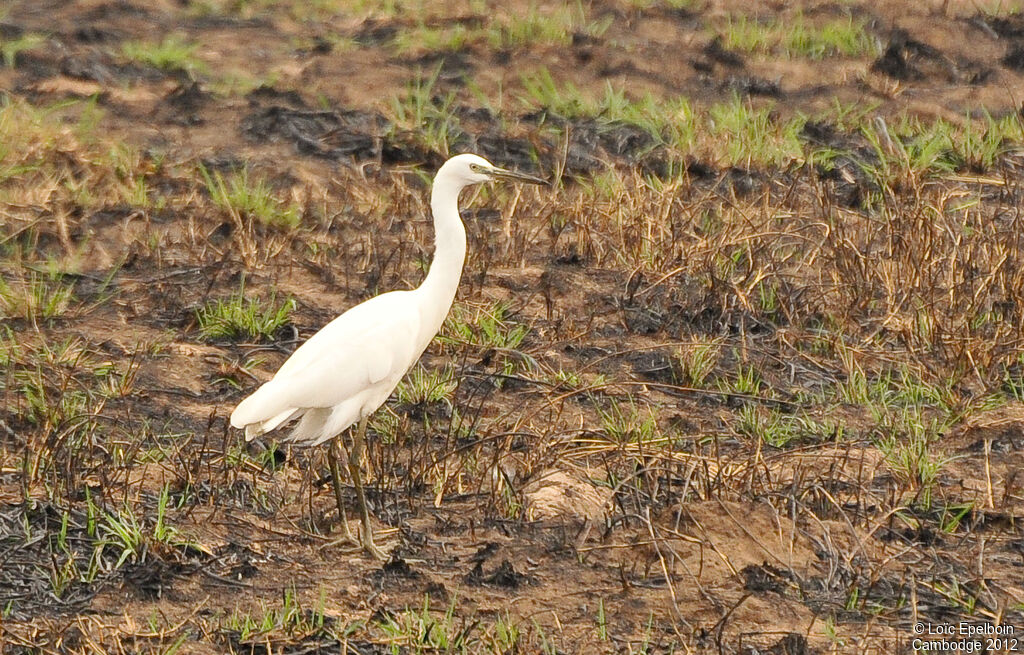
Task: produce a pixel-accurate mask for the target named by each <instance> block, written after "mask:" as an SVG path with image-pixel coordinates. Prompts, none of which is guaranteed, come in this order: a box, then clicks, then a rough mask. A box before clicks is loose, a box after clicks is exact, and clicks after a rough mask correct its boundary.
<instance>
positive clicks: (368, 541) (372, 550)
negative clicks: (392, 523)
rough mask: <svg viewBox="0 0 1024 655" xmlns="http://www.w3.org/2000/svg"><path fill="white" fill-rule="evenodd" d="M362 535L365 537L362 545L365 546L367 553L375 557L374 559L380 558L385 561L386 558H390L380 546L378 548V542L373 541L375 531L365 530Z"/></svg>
mask: <svg viewBox="0 0 1024 655" xmlns="http://www.w3.org/2000/svg"><path fill="white" fill-rule="evenodd" d="M361 536H362V538H363V539H362V542H363V543H362V547H363V550H364V551H365V552H366V554H367V555H369V556H371V557H373V558H374V559H378V560H380V561H384V560H386V559H388V554H387V553H385V552H384V551H383V550H381V549H380V548H377V544H375V543H373V532H370V531H368V530H367V531H364V532H363V533H362V535H361Z"/></svg>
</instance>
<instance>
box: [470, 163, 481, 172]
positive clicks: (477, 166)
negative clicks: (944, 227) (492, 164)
mask: <svg viewBox="0 0 1024 655" xmlns="http://www.w3.org/2000/svg"><path fill="white" fill-rule="evenodd" d="M469 170H471V171H473V172H474V173H479V172H480V170H481V169H480V164H470V165H469Z"/></svg>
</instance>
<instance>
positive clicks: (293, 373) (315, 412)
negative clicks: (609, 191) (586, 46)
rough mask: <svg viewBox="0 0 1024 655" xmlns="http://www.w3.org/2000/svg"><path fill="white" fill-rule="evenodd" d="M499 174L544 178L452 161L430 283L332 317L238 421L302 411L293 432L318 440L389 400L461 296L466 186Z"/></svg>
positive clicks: (442, 181)
mask: <svg viewBox="0 0 1024 655" xmlns="http://www.w3.org/2000/svg"><path fill="white" fill-rule="evenodd" d="M495 176H506V177H518V178H520V179H525V180H527V181H532V182H541V180H538V179H536V178H530V177H529V176H523V175H520V174H515V173H511V172H510V171H504V170H502V169H499V168H495V167H494V166H492V165H491V164H490V163H488V162H487V160H485V159H483V158H482V157H478V156H476V155H468V154H467V155H457V156H455V157H452V158H451V159H449V160H448V161H447V162H445V164H444V165H443V166H442V167H441V169H440V170H439V171H438V172H437V176H436V177H435V178H434V186H433V189H432V191H431V201H430V203H431V210H432V212H433V214H434V231H435V241H436V249H435V253H434V261H433V262H432V264H431V266H430V271H429V273H428V274H427V277H426V279H425V280H424V281H423V284H421V285H420V286H419V287H417V288H416V289H413V290H409V291H391V292H388V293H385V294H382V295H379V296H376V297H374V298H371V299H370V300H367V301H366V302H363V303H361V304H359V305H356V306H355V307H353V308H351V309H349V310H348V311H347V312H345V313H344V314H342V315H341V316H339V317H338V318H336V319H334V320H333V321H331V322H330V323H328V324H327V325H326V326H324V328H323V329H321V330H320V331H319V332H317V333H316V334H314V335H313V336H312V337H310V339H309V340H308V341H307V342H306V343H304V344H302V346H300V347H299V348H298V349H297V350H296V351H295V352H294V353H293V354H292V356H291V357H289V358H288V360H287V361H285V363H284V364H283V365H282V366H281V368H280V369H279V370H278V372H277V374H276V375H275V376H274V377H273V379H271V380H270V381H269V382H267V383H266V384H264V385H263V386H262V387H260V388H259V389H257V390H256V391H255V392H254V393H253V394H252V395H251V396H249V397H248V398H246V399H245V400H243V401H242V402H241V403H240V404H239V405H238V407H236V408H235V411H234V412H232V414H231V425H233V426H235V427H236V428H244V429H245V434H246V438H248V439H252V438H253V437H256V436H258V435H260V434H263V433H265V432H269V431H270V430H273V429H275V428H278V427H280V426H282V425H284V424H286V423H288V422H289V421H292V420H294V419H297V418H298V419H300V420H299V422H298V424H297V425H296V426H295V428H294V429H293V430H292V432H291V433H290V434H289V435H288V436H287V437H285V439H286V440H288V441H294V442H296V443H301V444H304V445H316V444H319V443H322V442H324V441H327V440H328V439H330V438H332V437H334V436H336V435H338V434H340V433H341V432H342V431H343V430H345V429H346V428H347V427H349V426H350V425H352V424H354V423H356V422H357V421H359V420H360V419H362V418H364V417H366V416H369V415H370V414H371V413H373V412H374V411H375V410H376V409H377V408H378V407H380V406H381V405H382V404H384V402H385V401H386V400H387V399H388V396H390V395H391V392H392V391H393V390H394V388H395V387H396V386H397V385H398V383H399V381H400V380H401V379H402V376H404V375H405V373H406V372H407V371H408V370H409V369H410V368H411V367H412V365H413V364H415V363H416V360H418V359H419V357H420V355H422V354H423V351H424V350H425V349H426V347H427V345H428V344H429V343H430V341H431V339H433V337H434V335H435V334H437V331H438V330H439V329H440V328H441V324H442V323H443V322H444V319H445V317H446V316H447V315H448V311H449V309H451V306H452V302H453V301H454V299H455V292H456V290H457V288H458V285H459V278H460V277H461V275H462V265H463V262H464V261H465V257H466V231H465V227H464V226H463V224H462V219H461V218H460V216H459V208H458V197H459V192H460V191H461V190H462V189H463V188H464V187H466V186H468V185H470V184H476V183H479V182H485V181H487V180H489V179H492V178H493V177H495Z"/></svg>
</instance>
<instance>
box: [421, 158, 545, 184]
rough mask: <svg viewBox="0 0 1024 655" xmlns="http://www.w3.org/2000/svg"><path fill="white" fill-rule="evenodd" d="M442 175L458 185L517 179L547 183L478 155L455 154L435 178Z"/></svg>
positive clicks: (532, 182)
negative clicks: (501, 166)
mask: <svg viewBox="0 0 1024 655" xmlns="http://www.w3.org/2000/svg"><path fill="white" fill-rule="evenodd" d="M442 176H444V177H445V178H449V179H451V180H453V181H454V182H456V184H458V185H459V186H460V187H464V186H469V185H471V184H480V183H481V182H490V181H491V180H519V181H520V182H527V183H529V184H547V181H546V180H542V179H540V178H539V177H534V176H532V175H527V174H525V173H517V172H515V171H510V170H506V169H504V168H499V167H498V166H495V165H494V164H492V163H491V162H489V161H487V160H486V159H484V158H483V157H481V156H479V155H471V154H464V155H455V156H454V157H452V158H451V159H449V160H448V161H446V162H445V163H444V165H443V166H441V170H439V171H438V172H437V179H441V178H442Z"/></svg>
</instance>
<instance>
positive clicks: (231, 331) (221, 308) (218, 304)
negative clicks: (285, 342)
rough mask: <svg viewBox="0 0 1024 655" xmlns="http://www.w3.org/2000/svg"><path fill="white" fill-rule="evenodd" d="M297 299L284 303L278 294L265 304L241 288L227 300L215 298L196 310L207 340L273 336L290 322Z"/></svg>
mask: <svg viewBox="0 0 1024 655" xmlns="http://www.w3.org/2000/svg"><path fill="white" fill-rule="evenodd" d="M294 310H295V301H294V300H292V299H291V298H289V299H287V300H285V301H284V302H283V303H281V304H277V303H276V302H275V296H274V295H271V297H270V300H268V301H267V302H266V303H264V302H263V301H262V300H261V299H259V298H246V297H245V296H244V295H243V292H242V290H241V289H240V290H239V291H238V293H236V294H234V295H232V296H231V297H230V298H228V299H227V300H215V301H213V302H211V303H209V304H207V305H206V306H205V307H202V308H200V309H199V310H197V311H196V320H197V321H199V332H200V334H202V336H203V337H204V338H206V339H223V338H228V339H240V338H249V339H253V340H257V341H260V340H269V339H273V338H274V336H275V335H276V334H277V332H278V330H280V329H281V328H282V327H284V326H286V325H288V324H289V322H290V317H291V313H292V311H294Z"/></svg>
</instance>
